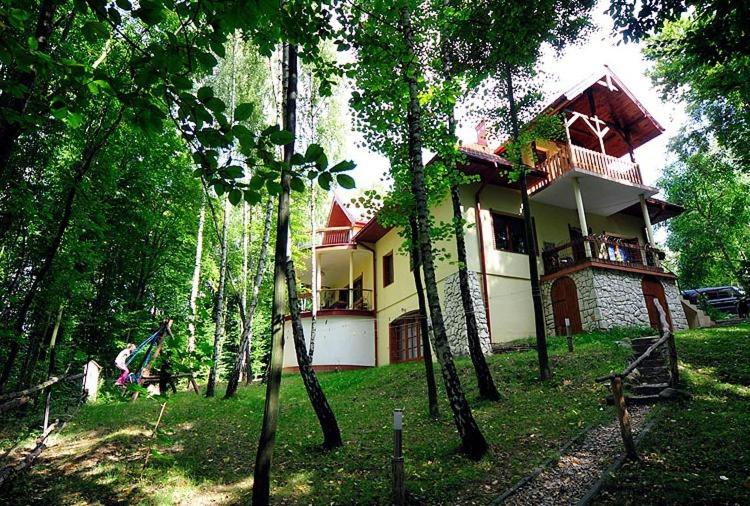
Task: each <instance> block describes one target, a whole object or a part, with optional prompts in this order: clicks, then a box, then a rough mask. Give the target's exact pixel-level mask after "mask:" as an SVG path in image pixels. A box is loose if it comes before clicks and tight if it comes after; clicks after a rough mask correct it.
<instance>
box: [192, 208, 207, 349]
mask: <svg viewBox="0 0 750 506" xmlns="http://www.w3.org/2000/svg"><path fill="white" fill-rule="evenodd" d="M205 223H206V196H205V195H202V196H201V210H200V212H199V213H198V232H197V233H196V235H195V263H194V264H193V281H192V284H191V286H190V300H189V301H188V307H189V308H190V320H189V323H188V331H189V334H188V345H187V351H188V353H193V352H194V351H195V319H196V317H197V314H198V307H197V306H196V302H197V300H198V289H199V288H200V282H201V262H202V259H203V227H204V225H205Z"/></svg>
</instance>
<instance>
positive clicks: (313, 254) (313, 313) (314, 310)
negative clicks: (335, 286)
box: [309, 181, 351, 363]
mask: <svg viewBox="0 0 750 506" xmlns="http://www.w3.org/2000/svg"><path fill="white" fill-rule="evenodd" d="M315 235H316V232H315V181H311V183H310V239H311V241H310V244H311V246H310V262H311V263H310V272H311V273H312V276H311V281H312V282H311V283H310V285H311V287H310V289H311V291H312V293H311V294H310V303H311V306H312V307H311V308H310V351H309V355H310V363H312V361H313V355H314V354H315V331H316V328H317V323H318V290H319V287H318V257H317V250H316V247H315V240H316V238H315ZM349 288H351V287H349Z"/></svg>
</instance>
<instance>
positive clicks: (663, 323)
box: [654, 299, 680, 387]
mask: <svg viewBox="0 0 750 506" xmlns="http://www.w3.org/2000/svg"><path fill="white" fill-rule="evenodd" d="M654 307H656V312H657V313H659V327H660V330H661V334H662V336H665V335H666V336H668V337H667V349H668V350H669V373H670V376H671V377H672V378H671V384H672V386H673V387H676V386H677V384H678V383H679V381H680V371H679V369H678V368H677V344H676V343H675V341H674V332H672V329H671V328H670V327H669V322H668V321H667V313H665V312H664V308H662V307H661V304H660V303H659V301H658V300H657V299H654Z"/></svg>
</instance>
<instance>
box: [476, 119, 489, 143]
mask: <svg viewBox="0 0 750 506" xmlns="http://www.w3.org/2000/svg"><path fill="white" fill-rule="evenodd" d="M474 129H475V130H476V132H477V144H479V145H480V146H487V122H486V121H485V120H481V121H480V122H479V123H477V124H476V126H475V127H474Z"/></svg>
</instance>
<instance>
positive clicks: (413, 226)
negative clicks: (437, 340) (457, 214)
mask: <svg viewBox="0 0 750 506" xmlns="http://www.w3.org/2000/svg"><path fill="white" fill-rule="evenodd" d="M409 231H410V232H411V241H410V244H409V246H410V249H409V252H410V254H411V262H412V264H411V265H412V269H411V272H412V275H413V276H414V288H415V289H416V291H417V305H418V306H419V332H420V333H421V334H422V358H423V360H424V372H425V377H426V380H427V413H428V414H429V415H430V417H432V418H434V419H438V418H440V407H439V406H438V398H437V385H436V384H435V371H434V370H433V367H432V348H431V347H430V327H429V325H428V324H427V301H426V300H425V297H424V286H423V284H422V274H421V272H420V271H421V270H422V261H421V259H420V257H421V254H420V252H419V231H418V229H417V219H416V217H414V216H411V217H410V218H409Z"/></svg>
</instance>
